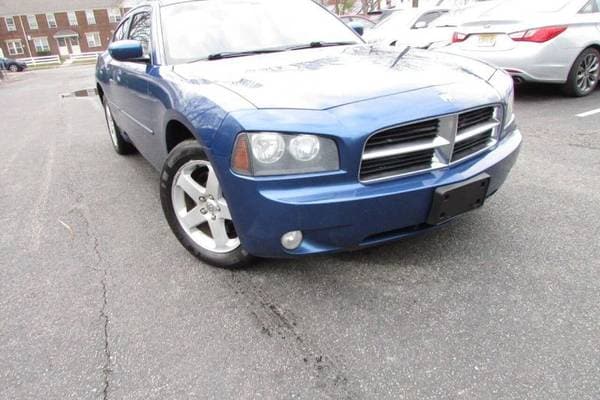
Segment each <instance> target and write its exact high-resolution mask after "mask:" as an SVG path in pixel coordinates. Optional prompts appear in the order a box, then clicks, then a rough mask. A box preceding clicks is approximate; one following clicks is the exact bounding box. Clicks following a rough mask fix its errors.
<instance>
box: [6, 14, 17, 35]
mask: <svg viewBox="0 0 600 400" xmlns="http://www.w3.org/2000/svg"><path fill="white" fill-rule="evenodd" d="M4 22H6V29H7V30H8V31H9V32H14V31H16V30H17V27H16V25H15V18H14V17H5V18H4Z"/></svg>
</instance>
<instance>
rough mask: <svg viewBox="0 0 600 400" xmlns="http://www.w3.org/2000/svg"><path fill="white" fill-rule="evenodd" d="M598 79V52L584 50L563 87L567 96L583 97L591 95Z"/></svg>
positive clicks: (599, 58)
mask: <svg viewBox="0 0 600 400" xmlns="http://www.w3.org/2000/svg"><path fill="white" fill-rule="evenodd" d="M599 77H600V52H598V50H596V49H592V48H590V49H586V50H584V51H583V53H581V54H580V55H579V57H577V59H576V60H575V63H574V64H573V67H571V72H569V78H568V79H567V83H566V84H565V86H564V91H565V93H566V94H567V95H568V96H572V97H583V96H587V95H588V94H590V93H592V92H593V91H594V89H596V86H597V85H598V78H599Z"/></svg>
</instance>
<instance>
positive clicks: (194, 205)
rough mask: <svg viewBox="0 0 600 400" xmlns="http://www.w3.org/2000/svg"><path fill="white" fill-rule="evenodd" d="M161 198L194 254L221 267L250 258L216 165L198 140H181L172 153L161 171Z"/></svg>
mask: <svg viewBox="0 0 600 400" xmlns="http://www.w3.org/2000/svg"><path fill="white" fill-rule="evenodd" d="M160 198H161V202H162V207H163V211H164V214H165V217H166V218H167V221H168V223H169V226H170V227H171V230H172V231H173V233H174V234H175V236H176V237H177V239H178V240H179V241H180V242H181V244H182V245H183V246H184V247H185V248H186V249H187V250H188V251H189V252H190V253H192V254H193V255H194V256H196V257H197V258H199V259H200V260H202V261H205V262H207V263H209V264H211V265H214V266H216V267H220V268H238V267H242V266H245V265H247V264H248V263H249V262H250V261H251V259H252V257H251V256H250V255H249V254H248V252H247V251H246V250H245V249H244V248H243V246H242V243H241V242H240V238H239V237H238V234H237V232H236V230H235V226H234V223H233V219H232V217H231V212H230V210H229V205H228V204H227V200H226V199H225V197H223V192H222V190H221V185H220V183H219V179H218V177H217V174H216V173H215V170H214V167H213V166H212V164H211V163H210V162H209V161H208V160H207V158H206V155H205V154H204V151H203V149H202V147H201V146H200V144H198V142H197V141H195V140H187V141H185V142H182V143H180V144H179V145H177V146H176V147H175V148H174V149H173V151H172V152H171V153H170V154H169V157H168V158H167V160H166V161H165V164H164V167H163V171H162V173H161V182H160Z"/></svg>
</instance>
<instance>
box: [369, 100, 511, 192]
mask: <svg viewBox="0 0 600 400" xmlns="http://www.w3.org/2000/svg"><path fill="white" fill-rule="evenodd" d="M501 121H502V108H501V107H500V106H487V107H482V108H478V109H475V110H469V111H466V112H462V113H457V114H451V115H446V116H443V117H438V118H431V119H427V120H424V121H418V122H415V123H410V124H406V125H402V126H398V127H393V128H390V129H385V130H383V131H380V132H377V133H375V134H373V135H371V137H370V138H369V139H368V140H367V142H366V143H365V148H364V152H363V157H362V163H361V168H360V174H359V177H360V180H361V181H362V182H371V181H378V180H382V179H390V178H394V177H399V176H405V175H408V174H414V173H419V172H424V171H429V170H432V169H438V168H443V167H446V166H448V165H451V164H452V163H455V162H458V161H462V160H465V159H467V158H469V157H471V156H474V155H475V154H479V153H480V152H482V151H484V150H486V149H489V148H490V147H492V146H494V145H495V144H496V142H497V138H498V137H499V135H500V129H501Z"/></svg>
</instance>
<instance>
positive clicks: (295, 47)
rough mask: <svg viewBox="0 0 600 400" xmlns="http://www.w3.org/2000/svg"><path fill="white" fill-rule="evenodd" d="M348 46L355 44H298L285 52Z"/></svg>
mask: <svg viewBox="0 0 600 400" xmlns="http://www.w3.org/2000/svg"><path fill="white" fill-rule="evenodd" d="M350 44H357V43H356V42H310V43H307V44H299V45H297V46H292V47H288V48H287V49H286V50H303V49H315V48H318V47H331V46H347V45H350Z"/></svg>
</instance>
